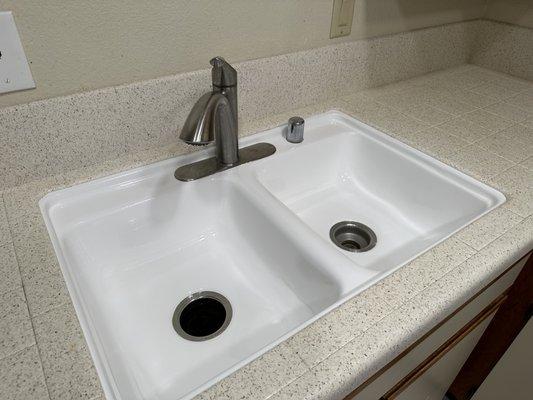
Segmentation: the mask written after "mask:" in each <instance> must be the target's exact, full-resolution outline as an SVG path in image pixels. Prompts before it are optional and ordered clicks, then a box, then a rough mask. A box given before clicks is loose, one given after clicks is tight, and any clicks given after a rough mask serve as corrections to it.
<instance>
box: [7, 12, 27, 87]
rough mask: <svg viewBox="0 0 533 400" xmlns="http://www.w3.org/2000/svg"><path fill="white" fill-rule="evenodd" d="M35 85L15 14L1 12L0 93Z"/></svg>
mask: <svg viewBox="0 0 533 400" xmlns="http://www.w3.org/2000/svg"><path fill="white" fill-rule="evenodd" d="M34 87H35V82H34V81H33V77H32V75H31V71H30V67H29V65H28V60H26V55H25V54H24V49H23V48H22V43H21V41H20V37H19V34H18V31H17V27H16V25H15V20H14V19H13V14H12V13H11V11H5V12H0V93H7V92H14V91H16V90H24V89H32V88H34Z"/></svg>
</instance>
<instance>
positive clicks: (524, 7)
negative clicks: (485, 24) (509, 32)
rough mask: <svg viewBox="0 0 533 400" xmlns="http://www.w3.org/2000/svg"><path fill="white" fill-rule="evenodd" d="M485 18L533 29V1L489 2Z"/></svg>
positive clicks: (491, 0) (490, 0)
mask: <svg viewBox="0 0 533 400" xmlns="http://www.w3.org/2000/svg"><path fill="white" fill-rule="evenodd" d="M485 18H488V19H492V20H495V21H502V22H508V23H510V24H515V25H521V26H526V27H528V28H533V0H488V4H487V11H486V14H485Z"/></svg>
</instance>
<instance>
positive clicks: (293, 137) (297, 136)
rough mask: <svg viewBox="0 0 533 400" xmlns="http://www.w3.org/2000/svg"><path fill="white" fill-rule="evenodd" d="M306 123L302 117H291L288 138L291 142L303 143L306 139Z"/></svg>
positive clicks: (288, 124)
mask: <svg viewBox="0 0 533 400" xmlns="http://www.w3.org/2000/svg"><path fill="white" fill-rule="evenodd" d="M304 124H305V121H304V119H303V118H302V117H291V118H289V122H288V123H287V136H286V139H287V141H288V142H290V143H301V142H302V141H303V140H304Z"/></svg>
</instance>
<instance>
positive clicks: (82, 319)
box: [39, 110, 505, 399]
mask: <svg viewBox="0 0 533 400" xmlns="http://www.w3.org/2000/svg"><path fill="white" fill-rule="evenodd" d="M323 117H332V118H341V119H345V120H346V119H347V120H348V121H349V122H350V123H351V124H353V125H354V129H358V128H360V127H364V128H365V129H366V130H370V132H371V133H372V134H373V135H377V136H378V137H381V138H382V139H385V140H387V141H389V142H392V143H395V144H396V145H398V146H399V147H400V148H404V149H406V150H407V152H408V153H412V152H415V154H416V155H417V156H418V157H420V158H422V159H423V160H424V159H425V160H427V161H430V162H431V163H437V165H438V166H439V167H440V168H445V169H448V170H451V171H454V173H455V174H460V175H462V177H463V178H466V179H467V180H470V181H471V182H472V183H475V184H476V185H482V186H483V187H485V188H489V189H490V190H491V191H492V193H494V194H498V196H497V197H499V200H500V201H499V202H498V204H496V205H494V206H492V207H489V208H488V209H487V210H486V211H484V212H483V213H481V214H479V215H478V216H477V217H476V218H474V219H472V220H471V221H470V222H468V223H467V224H465V225H464V226H466V225H469V224H471V223H473V222H474V221H476V220H477V219H479V218H481V217H482V216H483V215H486V214H487V213H489V212H491V211H492V210H494V209H495V208H496V207H498V206H499V205H501V204H503V203H504V202H505V196H504V195H503V194H502V193H501V192H499V191H497V190H496V189H494V188H491V187H490V186H488V185H486V184H484V183H483V182H480V181H478V180H476V179H474V178H472V177H470V176H468V175H466V174H464V173H463V172H460V171H458V170H456V169H454V168H452V167H450V166H448V165H447V164H444V163H442V162H441V161H439V160H437V159H435V158H433V157H431V156H429V155H426V154H425V153H423V152H421V151H419V150H417V149H415V148H412V147H410V146H408V145H406V144H404V143H402V142H400V141H398V140H397V139H394V138H392V137H389V136H388V135H386V134H384V133H382V132H380V131H378V130H377V129H375V128H372V127H369V126H368V125H366V124H363V123H361V122H360V121H357V120H356V119H354V118H352V117H350V116H348V115H346V114H344V113H342V112H339V111H335V110H332V111H329V112H326V113H320V114H316V115H314V116H313V117H311V118H308V126H309V122H311V123H312V122H313V121H314V120H315V119H318V118H323ZM274 131H279V132H278V133H280V131H281V130H280V127H276V128H272V129H269V130H266V131H263V132H260V133H256V134H254V135H251V136H249V137H247V138H244V139H243V140H241V144H248V143H255V142H260V141H264V140H265V136H267V135H270V134H272V133H273V132H274ZM278 136H279V135H278ZM304 144H305V141H304ZM288 148H290V146H287V147H285V149H283V151H285V150H286V149H288ZM280 152H281V151H280ZM209 153H212V149H206V150H201V151H199V152H197V153H193V154H187V155H182V156H177V157H173V158H170V159H167V160H163V161H159V162H156V163H152V164H149V165H146V166H140V167H136V168H133V169H131V170H127V171H124V172H118V173H116V174H112V175H110V176H106V177H102V178H98V179H94V180H91V181H89V182H85V183H82V184H77V185H75V186H72V187H69V188H66V189H61V190H58V191H54V192H51V193H49V194H47V195H46V196H44V197H43V198H42V199H41V200H40V201H39V207H40V210H41V213H42V215H43V218H44V220H45V225H46V227H47V230H48V233H49V235H50V239H51V241H52V245H53V247H54V251H55V254H56V256H57V258H58V260H59V265H60V268H61V272H62V274H63V277H64V279H65V282H66V285H67V288H68V290H69V294H70V297H71V301H72V303H73V305H74V308H75V310H76V313H77V314H78V315H79V318H78V320H79V323H80V325H81V327H82V332H83V334H84V337H85V339H86V341H87V345H88V349H89V351H90V353H91V356H92V359H93V363H94V364H95V367H96V369H97V371H98V374H99V377H100V378H101V379H100V382H101V384H102V387H103V389H104V392H105V394H106V396H110V398H117V399H118V398H121V396H120V393H119V391H118V387H116V385H115V380H114V379H113V372H112V371H111V368H110V366H109V362H108V360H107V357H106V355H105V351H104V349H103V346H102V345H101V344H100V343H99V340H98V335H97V333H96V331H95V330H94V327H93V326H92V324H91V323H90V322H91V319H90V317H89V313H88V311H87V310H86V307H85V306H84V304H83V302H82V301H81V300H82V299H83V297H82V296H81V294H80V291H79V289H78V288H77V287H76V283H75V279H74V278H73V277H72V276H71V271H70V268H69V267H68V266H67V265H66V260H65V259H64V256H63V252H62V248H61V245H60V242H59V240H58V237H57V234H56V231H55V228H54V224H53V222H52V220H51V218H50V207H51V205H52V203H53V202H54V201H57V200H59V199H61V198H62V197H63V196H64V195H65V193H67V194H68V193H73V194H76V191H78V192H80V191H81V192H86V190H81V189H80V187H83V188H84V189H96V188H98V187H99V186H101V187H105V186H107V185H109V184H110V183H112V182H113V181H118V180H123V179H125V178H127V177H134V176H135V175H136V174H138V173H140V172H141V171H145V172H149V171H157V170H158V169H159V168H161V167H163V166H165V165H172V166H173V168H175V166H176V165H185V164H187V163H189V162H191V161H194V160H199V159H202V158H205V156H206V155H208V154H209ZM267 161H268V159H265V160H261V161H258V163H260V162H267ZM252 165H253V164H252ZM248 167H249V166H243V167H242V168H248ZM240 168H241V167H238V168H235V169H234V170H230V171H226V172H222V173H220V174H227V173H231V174H239V171H240ZM119 178H120V179H119ZM204 179H212V178H204ZM183 184H185V185H186V184H187V183H183ZM76 189H78V190H76ZM265 191H266V188H265ZM78 194H79V193H78ZM263 195H264V193H263ZM271 195H272V194H271ZM271 200H275V201H279V199H277V198H275V197H274V196H273V195H272V199H271ZM464 226H461V227H459V228H458V229H456V230H455V231H453V232H452V233H450V234H449V235H447V236H445V237H443V238H441V239H440V240H438V241H436V242H435V243H433V244H432V245H431V246H429V247H428V248H426V249H425V250H424V251H422V252H421V253H419V254H417V255H415V256H413V257H412V258H411V259H409V260H407V261H406V262H404V263H402V264H400V265H398V266H396V268H394V269H392V270H391V271H390V272H388V273H386V274H385V275H382V274H378V275H376V276H374V277H373V278H372V279H369V280H368V281H366V282H365V283H364V284H362V285H360V286H357V290H354V291H353V293H348V294H346V295H345V296H344V297H342V298H341V299H339V300H338V301H336V302H335V303H333V304H332V305H331V306H329V307H327V308H326V309H324V310H323V311H322V312H319V313H317V314H315V315H314V316H313V317H312V318H310V319H309V320H307V321H306V322H305V323H303V324H301V325H299V326H297V327H296V328H294V329H292V330H291V331H289V332H287V333H286V334H285V335H283V336H281V337H280V338H278V339H277V340H275V341H273V342H271V343H270V344H269V345H267V346H265V347H263V348H261V349H259V350H258V351H257V352H256V353H254V354H253V355H251V356H250V357H248V358H246V359H244V360H241V361H240V362H238V363H237V364H235V365H234V366H232V367H230V368H228V369H227V370H225V371H224V372H223V373H221V374H219V375H217V376H215V377H213V378H211V379H209V380H208V381H206V382H205V384H203V385H201V386H199V387H198V388H197V389H195V390H193V391H191V392H189V393H188V394H186V395H184V396H183V397H182V399H189V398H191V397H193V396H195V395H197V394H199V393H201V392H202V391H204V390H206V389H207V388H209V387H211V386H212V385H213V384H215V383H217V382H219V381H220V380H222V379H223V378H225V377H227V376H228V375H230V374H231V373H233V372H235V371H236V370H238V369H240V368H242V367H243V366H245V365H246V364H248V363H250V362H251V361H253V360H255V359H257V358H258V357H259V356H261V355H263V354H265V353H266V352H267V351H269V350H271V349H272V348H274V347H276V346H277V345H278V344H280V343H282V342H284V341H285V340H287V339H288V338H289V337H291V336H292V335H294V334H295V333H297V332H299V331H301V330H303V329H305V328H306V327H307V326H309V325H311V324H312V323H313V322H315V321H316V320H318V319H319V318H321V317H322V316H324V315H326V314H327V313H329V312H330V311H331V310H333V309H334V308H336V307H338V306H339V305H341V304H343V303H345V302H347V301H349V300H350V299H352V298H354V297H355V296H356V295H357V294H358V293H361V292H362V291H364V290H366V289H367V288H369V287H370V286H372V285H374V284H375V283H376V282H378V281H379V280H381V279H383V278H384V276H386V275H388V274H390V273H392V272H394V271H396V270H398V269H399V268H401V267H402V266H404V265H406V264H407V263H409V262H410V261H412V260H413V259H414V258H416V257H419V256H420V255H422V254H424V253H425V252H427V251H429V250H430V249H431V248H433V247H435V246H437V245H438V244H439V243H442V242H443V241H444V240H446V239H448V238H449V237H450V236H452V235H453V234H454V233H455V232H457V231H459V230H460V229H462V228H464Z"/></svg>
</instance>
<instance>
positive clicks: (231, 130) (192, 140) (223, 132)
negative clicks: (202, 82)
mask: <svg viewBox="0 0 533 400" xmlns="http://www.w3.org/2000/svg"><path fill="white" fill-rule="evenodd" d="M236 125H237V124H236V121H235V119H234V116H233V110H232V107H231V105H230V103H229V100H228V99H227V97H226V96H225V95H224V94H222V93H220V92H213V93H206V94H204V95H203V96H202V97H200V99H199V100H198V101H197V102H196V104H195V105H194V107H193V108H192V110H191V112H190V114H189V116H188V117H187V120H186V121H185V124H184V125H183V128H182V130H181V134H180V139H181V140H183V141H184V142H185V143H187V144H192V145H200V146H201V145H206V144H208V143H211V142H213V141H214V142H215V146H216V157H217V160H218V162H219V164H221V166H223V167H224V166H228V167H229V166H233V165H234V164H236V163H237V162H238V161H239V155H238V151H239V150H238V140H237V126H236Z"/></svg>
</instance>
